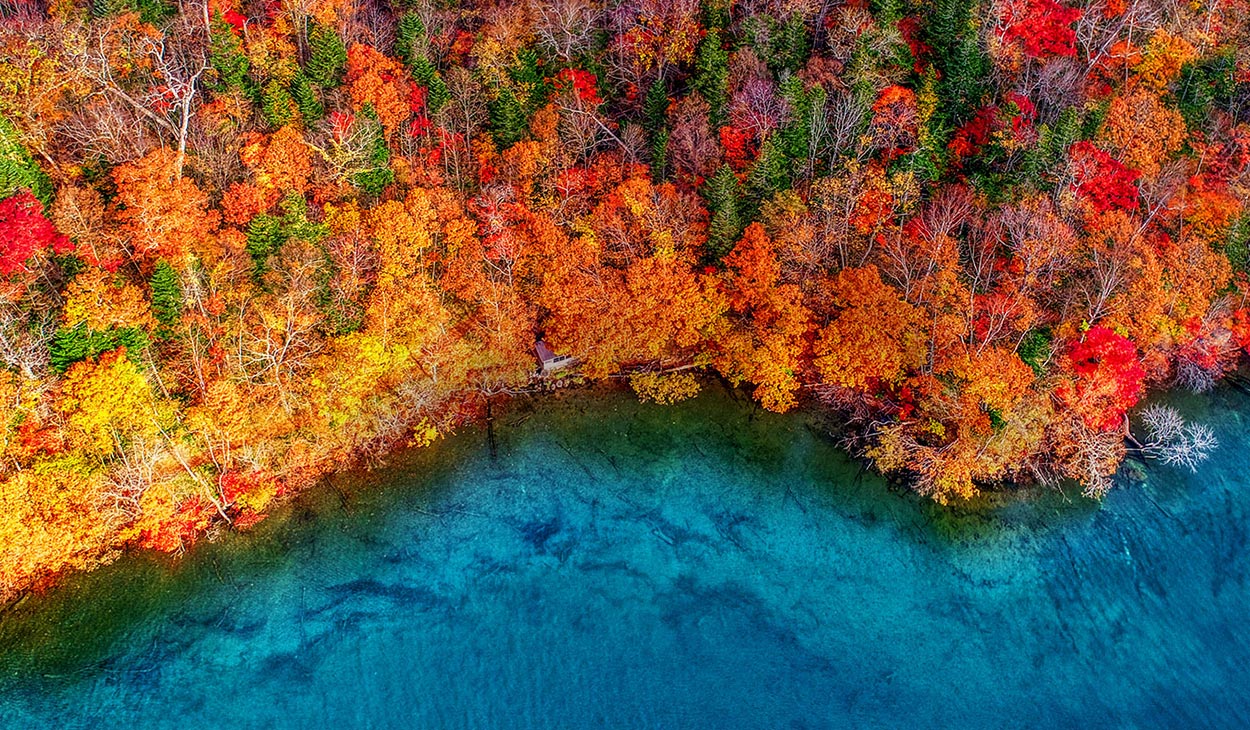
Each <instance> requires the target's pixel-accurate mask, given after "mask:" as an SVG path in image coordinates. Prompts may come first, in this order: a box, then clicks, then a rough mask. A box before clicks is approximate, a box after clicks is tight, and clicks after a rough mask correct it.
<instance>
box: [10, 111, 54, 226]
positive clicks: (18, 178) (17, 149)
mask: <svg viewBox="0 0 1250 730" xmlns="http://www.w3.org/2000/svg"><path fill="white" fill-rule="evenodd" d="M19 190H30V192H31V194H32V195H34V196H35V197H36V198H38V199H39V202H41V203H43V204H44V206H45V207H46V206H48V205H51V204H52V195H53V192H54V188H53V186H52V180H51V179H49V178H48V176H47V175H46V174H45V173H44V171H43V170H41V169H40V168H39V165H38V164H36V163H35V158H34V157H32V156H31V154H30V152H29V151H28V150H27V149H26V147H25V146H24V145H23V144H22V142H21V139H20V137H19V136H18V132H17V129H16V128H15V127H14V126H13V124H12V123H11V122H10V121H9V120H8V119H6V118H5V116H4V115H3V114H0V200H3V199H4V198H7V197H9V196H10V195H13V194H14V193H16V192H17V191H19Z"/></svg>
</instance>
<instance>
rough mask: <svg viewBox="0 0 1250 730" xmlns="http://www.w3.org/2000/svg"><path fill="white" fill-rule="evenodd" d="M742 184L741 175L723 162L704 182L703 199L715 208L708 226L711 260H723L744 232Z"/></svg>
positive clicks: (708, 251) (708, 205)
mask: <svg viewBox="0 0 1250 730" xmlns="http://www.w3.org/2000/svg"><path fill="white" fill-rule="evenodd" d="M739 187H740V186H739V185H738V176H737V175H735V174H734V171H733V170H732V169H731V168H730V167H729V165H721V167H720V169H719V170H717V171H716V174H715V175H713V176H712V178H711V179H710V180H708V181H707V184H706V185H705V186H704V189H703V199H704V200H705V201H706V202H707V207H708V210H710V211H711V212H712V220H711V222H710V223H709V224H708V230H707V258H708V259H709V260H710V261H719V260H720V259H721V257H722V256H724V255H725V254H727V253H729V252H730V251H731V250H733V246H734V244H735V243H737V241H738V238H739V237H740V236H741V235H742V229H743V227H744V226H743V223H742V221H743V216H742V192H741V190H740V189H739Z"/></svg>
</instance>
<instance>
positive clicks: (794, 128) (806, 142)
mask: <svg viewBox="0 0 1250 730" xmlns="http://www.w3.org/2000/svg"><path fill="white" fill-rule="evenodd" d="M780 90H781V98H783V99H785V100H786V103H787V104H788V105H789V106H790V121H789V122H788V123H787V124H786V125H785V126H784V127H782V128H781V129H780V130H778V131H777V135H778V137H780V140H781V142H780V144H781V148H782V150H783V151H784V152H785V155H786V157H788V158H790V159H791V160H792V161H794V162H795V163H798V164H800V165H801V164H805V163H806V162H807V158H808V154H809V153H810V152H811V141H812V139H811V137H812V116H813V114H814V113H815V109H817V108H822V109H823V107H824V96H825V93H824V89H822V88H820V87H816V88H814V89H813V90H812V91H811V92H809V91H807V90H806V89H804V88H803V82H802V81H800V80H799V78H798V77H797V76H793V75H791V76H788V77H786V79H785V80H784V81H782V82H781V89H780ZM817 103H819V107H817Z"/></svg>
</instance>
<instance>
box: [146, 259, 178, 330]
mask: <svg viewBox="0 0 1250 730" xmlns="http://www.w3.org/2000/svg"><path fill="white" fill-rule="evenodd" d="M149 285H150V287H151V291H152V315H153V316H154V317H155V318H156V321H157V322H159V323H160V325H161V327H160V329H158V330H157V333H158V335H159V336H161V337H169V336H171V335H172V334H173V328H174V327H175V326H176V325H177V323H178V320H179V318H180V317H181V316H182V286H181V285H180V284H179V282H178V273H177V272H176V271H174V267H172V266H170V265H169V262H168V261H164V260H161V261H159V262H157V264H156V268H155V269H153V271H152V278H151V279H150V280H149Z"/></svg>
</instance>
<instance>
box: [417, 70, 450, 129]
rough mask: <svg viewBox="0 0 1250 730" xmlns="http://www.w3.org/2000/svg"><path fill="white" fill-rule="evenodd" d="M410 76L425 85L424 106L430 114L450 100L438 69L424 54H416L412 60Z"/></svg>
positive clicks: (448, 92)
mask: <svg viewBox="0 0 1250 730" xmlns="http://www.w3.org/2000/svg"><path fill="white" fill-rule="evenodd" d="M412 77H413V78H414V79H416V80H417V83H419V84H421V85H422V86H424V87H425V90H426V97H425V106H426V108H427V109H428V110H429V113H430V114H431V115H433V114H435V113H437V112H438V110H439V109H442V108H443V105H444V104H446V103H447V102H449V101H451V92H450V91H448V90H447V84H446V82H444V81H443V77H442V75H441V74H439V72H438V69H437V68H435V67H434V63H433V62H431V61H430V59H428V58H426V57H425V56H418V57H417V58H416V60H414V61H413V62H412Z"/></svg>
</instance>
